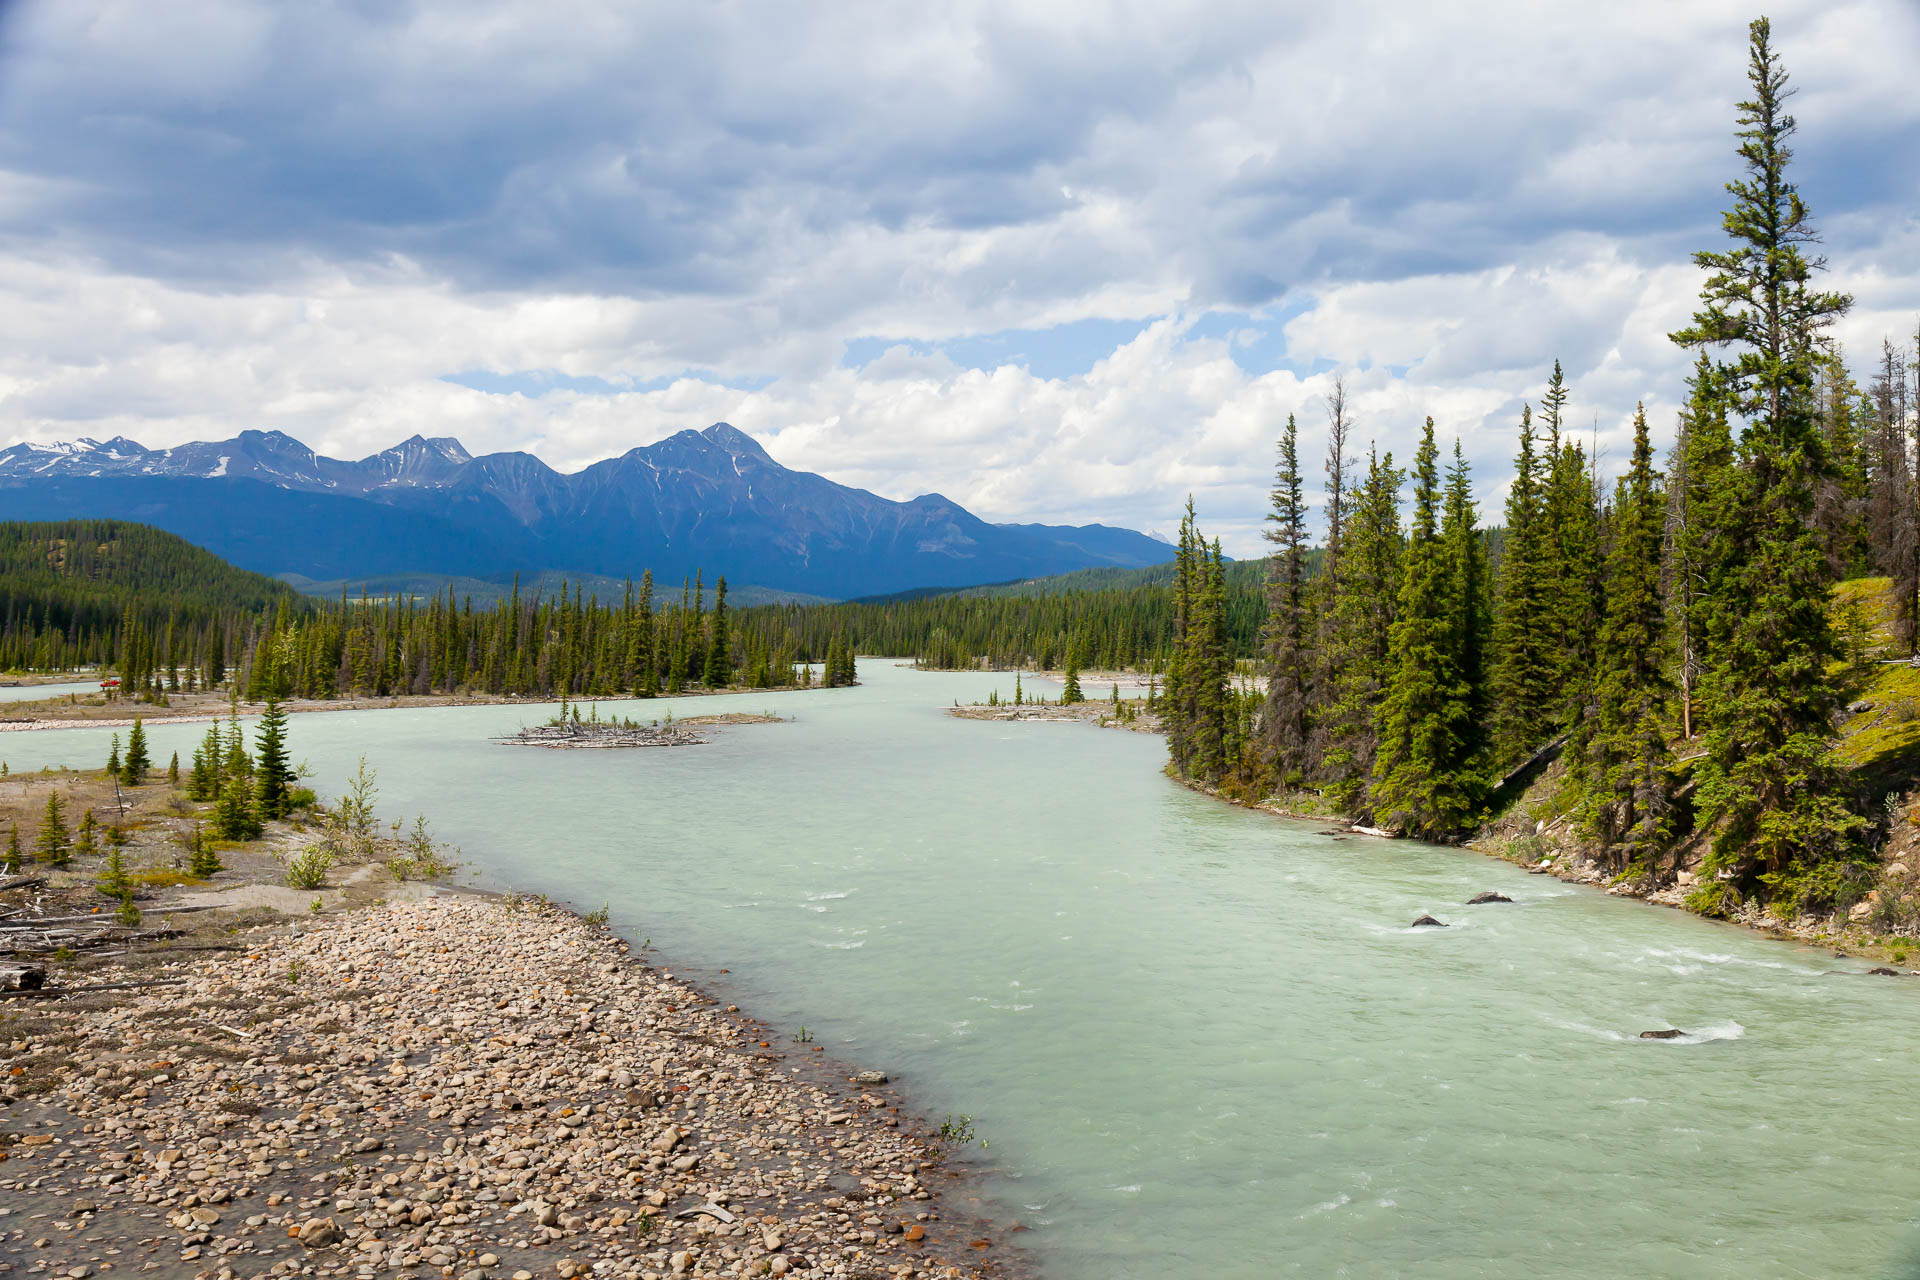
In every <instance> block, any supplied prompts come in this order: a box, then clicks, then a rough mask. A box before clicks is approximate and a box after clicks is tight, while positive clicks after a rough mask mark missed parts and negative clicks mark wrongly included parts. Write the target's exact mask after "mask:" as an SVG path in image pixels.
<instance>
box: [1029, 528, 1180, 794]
mask: <svg viewBox="0 0 1920 1280" xmlns="http://www.w3.org/2000/svg"><path fill="white" fill-rule="evenodd" d="M1195 537H1196V535H1195V532H1194V519H1193V498H1192V496H1191V495H1189V496H1188V498H1187V509H1186V511H1185V512H1184V513H1182V515H1181V517H1180V537H1179V540H1178V541H1177V542H1176V543H1175V545H1174V559H1173V648H1172V651H1171V652H1170V653H1169V655H1168V657H1167V678H1166V683H1165V685H1164V686H1163V689H1162V693H1161V698H1160V703H1161V723H1162V725H1163V726H1164V727H1165V729H1166V733H1167V754H1168V755H1169V756H1170V757H1171V758H1172V761H1173V768H1174V772H1176V773H1178V774H1180V775H1181V776H1182V777H1190V776H1192V772H1193V761H1194V734H1195V732H1196V729H1197V715H1196V711H1195V706H1194V697H1193V692H1192V689H1193V686H1194V685H1195V684H1196V683H1197V680H1198V677H1197V675H1192V676H1190V673H1189V670H1188V668H1189V664H1190V663H1191V661H1192V654H1193V648H1194V640H1193V632H1194V629H1195V627H1196V625H1197V624H1196V616H1197V613H1198V610H1199V601H1200V590H1201V588H1200V579H1199V569H1198V565H1197V563H1196V552H1195V549H1194V541H1195ZM1014 692H1015V696H1016V698H1017V697H1018V695H1019V689H1018V686H1017V685H1016V687H1015V691H1014Z"/></svg>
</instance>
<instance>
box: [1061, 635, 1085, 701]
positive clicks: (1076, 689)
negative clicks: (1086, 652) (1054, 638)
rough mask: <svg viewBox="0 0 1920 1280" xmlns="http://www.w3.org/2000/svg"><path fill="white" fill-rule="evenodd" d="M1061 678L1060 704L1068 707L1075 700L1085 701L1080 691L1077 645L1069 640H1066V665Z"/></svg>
mask: <svg viewBox="0 0 1920 1280" xmlns="http://www.w3.org/2000/svg"><path fill="white" fill-rule="evenodd" d="M1061 680H1062V687H1061V689H1060V705H1061V706H1063V707H1070V706H1072V705H1074V704H1075V703H1077V702H1085V701H1086V700H1087V699H1086V695H1084V694H1082V693H1081V692H1080V657H1079V645H1078V644H1077V643H1075V642H1074V641H1071V640H1069V641H1068V642H1067V665H1066V670H1065V672H1064V673H1063V675H1062V677H1061Z"/></svg>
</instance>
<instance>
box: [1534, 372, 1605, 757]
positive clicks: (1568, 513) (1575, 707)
mask: <svg viewBox="0 0 1920 1280" xmlns="http://www.w3.org/2000/svg"><path fill="white" fill-rule="evenodd" d="M1569 395H1570V393H1569V391H1568V388H1567V383H1566V377H1565V375H1564V373H1563V372H1562V371H1561V368H1560V362H1559V361H1558V360H1555V361H1554V362H1553V373H1552V375H1551V376H1550V377H1549V378H1548V380H1547V391H1546V394H1545V395H1544V396H1542V397H1541V400H1540V417H1541V421H1542V422H1543V423H1544V424H1545V425H1546V429H1547V456H1546V459H1545V462H1546V483H1545V489H1544V492H1543V494H1542V496H1541V513H1540V519H1541V526H1542V537H1543V541H1544V565H1545V574H1544V576H1545V579H1546V584H1547V585H1546V600H1547V606H1548V607H1547V617H1548V635H1549V638H1550V640H1551V646H1552V647H1551V653H1552V657H1553V685H1552V687H1553V689H1554V690H1555V694H1556V697H1555V700H1554V701H1555V705H1554V708H1553V711H1552V715H1551V717H1550V720H1551V723H1552V725H1553V728H1554V730H1555V731H1558V730H1559V729H1560V728H1565V729H1567V730H1568V745H1569V748H1570V752H1571V756H1572V758H1573V759H1574V761H1575V762H1576V763H1577V762H1578V761H1579V760H1580V759H1582V758H1583V757H1582V755H1581V752H1582V749H1583V744H1584V742H1585V737H1586V733H1587V731H1588V730H1587V726H1586V718H1587V712H1588V707H1589V705H1590V703H1591V702H1592V691H1593V676H1594V670H1593V668H1594V641H1595V637H1596V635H1597V633H1598V630H1599V625H1600V608H1601V603H1600V589H1601V577H1602V571H1603V569H1604V567H1605V565H1604V562H1603V559H1602V557H1601V554H1600V508H1599V499H1598V495H1597V494H1596V492H1595V487H1594V480H1593V474H1592V472H1591V471H1590V470H1589V467H1588V459H1587V456H1586V451H1585V450H1583V449H1582V448H1581V447H1580V446H1579V445H1578V444H1576V443H1575V442H1574V440H1573V437H1572V434H1571V433H1570V432H1568V431H1566V429H1565V416H1566V404H1567V400H1568V398H1569ZM1547 736H1551V734H1549V735H1547ZM1542 740H1544V739H1542Z"/></svg>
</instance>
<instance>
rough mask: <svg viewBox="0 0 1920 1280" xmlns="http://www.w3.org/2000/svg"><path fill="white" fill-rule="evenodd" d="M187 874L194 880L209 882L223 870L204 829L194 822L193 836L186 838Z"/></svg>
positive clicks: (217, 854)
mask: <svg viewBox="0 0 1920 1280" xmlns="http://www.w3.org/2000/svg"><path fill="white" fill-rule="evenodd" d="M187 854H188V856H187V873H188V874H189V875H191V876H193V878H194V879H196V880H211V879H212V878H213V877H214V876H215V875H218V874H219V873H220V872H221V871H223V870H225V868H224V867H223V866H222V865H221V863H220V854H219V852H218V851H217V850H215V849H214V847H213V842H212V841H210V840H208V839H207V832H206V829H205V827H203V826H202V825H201V824H200V823H198V822H196V823H194V824H193V834H192V835H191V836H189V837H188V846H187Z"/></svg>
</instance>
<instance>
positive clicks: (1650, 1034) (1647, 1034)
mask: <svg viewBox="0 0 1920 1280" xmlns="http://www.w3.org/2000/svg"><path fill="white" fill-rule="evenodd" d="M1685 1034H1687V1033H1686V1032H1684V1031H1679V1030H1676V1029H1675V1028H1673V1027H1668V1028H1667V1029H1666V1030H1665V1031H1642V1032H1641V1033H1640V1038H1641V1039H1642V1040H1678V1039H1679V1038H1680V1037H1681V1036H1683V1035H1685Z"/></svg>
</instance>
